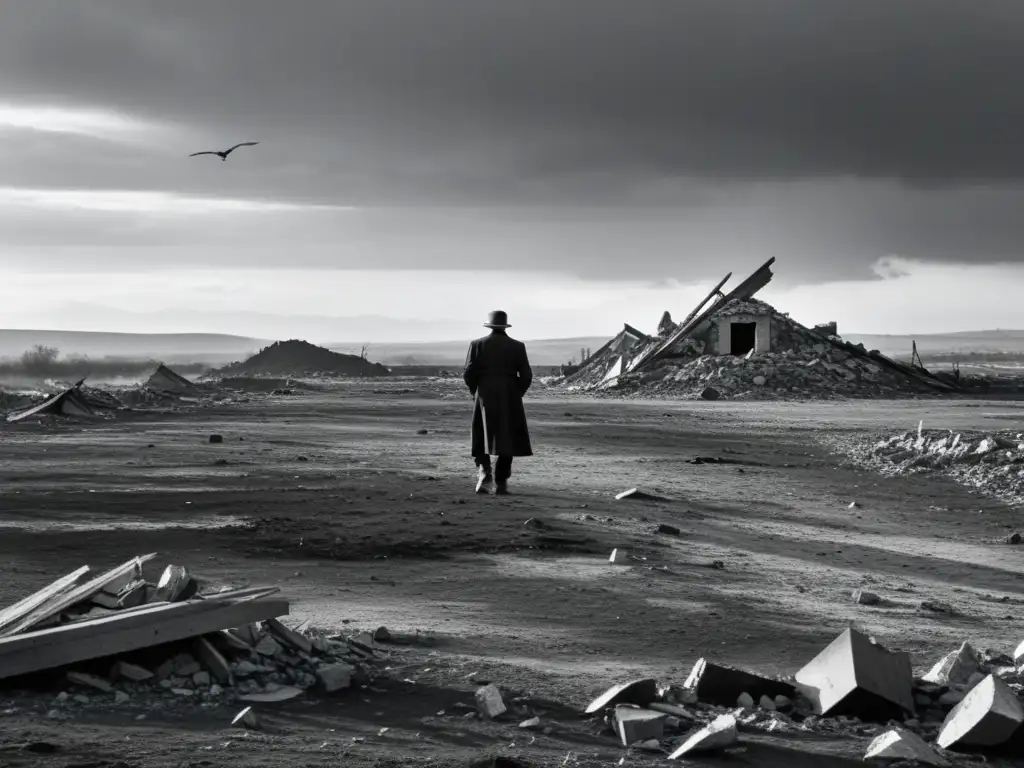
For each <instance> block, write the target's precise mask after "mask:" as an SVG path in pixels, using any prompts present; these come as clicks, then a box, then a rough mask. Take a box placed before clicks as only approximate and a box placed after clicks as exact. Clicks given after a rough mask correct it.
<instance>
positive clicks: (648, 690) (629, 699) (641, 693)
mask: <svg viewBox="0 0 1024 768" xmlns="http://www.w3.org/2000/svg"><path fill="white" fill-rule="evenodd" d="M657 698H658V683H657V681H656V680H653V679H651V678H642V679H640V680H631V681H629V682H628V683H619V684H618V685H613V686H612V687H611V688H609V689H608V690H607V691H605V692H604V693H602V694H601V695H600V696H598V697H597V698H596V699H594V700H593V701H592V702H590V704H589V705H588V706H587V708H586V709H585V710H584V713H585V714H588V715H592V714H594V713H595V712H600V711H601V710H602V709H605V708H606V707H611V706H613V705H615V704H637V705H639V706H641V707H644V706H647V705H648V704H650V703H651V702H652V701H654V700H655V699H657Z"/></svg>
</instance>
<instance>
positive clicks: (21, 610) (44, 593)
mask: <svg viewBox="0 0 1024 768" xmlns="http://www.w3.org/2000/svg"><path fill="white" fill-rule="evenodd" d="M88 572H89V566H88V565H83V566H82V567H81V568H79V569H78V570H77V571H72V572H71V573H69V574H68V575H67V576H61V577H60V578H59V579H57V580H56V581H54V582H53V583H51V584H49V585H47V586H45V587H43V588H42V589H40V590H39V591H38V592H34V593H32V594H31V595H29V596H28V597H26V598H25V599H24V600H19V601H18V602H17V603H15V604H14V605H12V606H9V607H8V608H5V609H4V610H3V611H0V629H3V628H4V627H7V626H9V625H11V624H13V623H14V622H16V621H19V620H20V619H21V618H23V617H24V616H26V615H28V614H29V613H30V612H32V611H34V610H36V609H37V608H38V607H39V606H41V605H43V604H44V603H46V602H47V601H49V600H53V599H54V598H56V597H58V596H59V595H62V594H63V593H65V592H67V591H68V590H69V589H72V588H73V587H74V586H75V584H77V583H78V581H79V580H80V579H81V578H82V577H83V576H85V575H86V574H87V573H88Z"/></svg>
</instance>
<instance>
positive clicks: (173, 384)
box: [145, 363, 198, 394]
mask: <svg viewBox="0 0 1024 768" xmlns="http://www.w3.org/2000/svg"><path fill="white" fill-rule="evenodd" d="M145 386H146V388H147V389H152V390H154V391H156V392H173V393H176V394H187V393H191V392H195V391H196V389H198V388H197V387H196V385H195V384H193V383H192V382H191V381H189V380H188V379H186V378H185V377H184V376H181V375H179V374H177V373H175V372H174V371H172V370H171V369H170V368H168V367H167V366H166V365H164V364H163V363H161V364H160V365H159V366H158V367H157V369H156V370H155V371H154V372H153V375H152V376H150V377H149V379H148V380H147V381H146V384H145Z"/></svg>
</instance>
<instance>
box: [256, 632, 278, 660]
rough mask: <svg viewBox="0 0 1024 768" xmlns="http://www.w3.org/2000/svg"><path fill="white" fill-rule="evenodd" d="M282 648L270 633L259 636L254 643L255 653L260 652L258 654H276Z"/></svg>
mask: <svg viewBox="0 0 1024 768" xmlns="http://www.w3.org/2000/svg"><path fill="white" fill-rule="evenodd" d="M283 650H284V649H283V648H282V647H281V644H280V643H279V642H277V640H275V639H274V638H272V637H271V636H270V635H265V636H264V637H261V638H260V641H259V642H258V643H256V653H258V654H260V656H276V655H277V654H279V653H281V652H282V651H283Z"/></svg>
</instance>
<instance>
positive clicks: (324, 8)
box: [0, 0, 1024, 341]
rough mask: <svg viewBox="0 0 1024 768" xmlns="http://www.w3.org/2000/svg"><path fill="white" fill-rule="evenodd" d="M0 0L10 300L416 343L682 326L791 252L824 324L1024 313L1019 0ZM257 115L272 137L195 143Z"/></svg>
mask: <svg viewBox="0 0 1024 768" xmlns="http://www.w3.org/2000/svg"><path fill="white" fill-rule="evenodd" d="M0 19H2V22H0V269H2V271H3V274H4V275H5V278H4V280H3V281H0V326H2V327H49V328H54V327H62V328H77V329H82V330H88V329H99V330H125V331H131V330H137V331H198V330H206V331H224V332H232V333H242V334H247V333H251V334H252V335H259V336H275V337H276V336H289V335H293V334H301V335H305V336H307V337H310V338H312V339H313V340H316V341H331V340H335V338H334V334H337V333H342V332H346V331H345V328H347V327H349V326H348V325H346V324H344V323H340V322H339V323H337V324H333V323H332V322H331V321H330V320H329V319H325V318H326V317H329V316H354V315H380V316H388V317H392V318H396V319H399V320H405V321H407V322H405V323H398V324H394V323H393V324H390V325H388V326H387V330H386V333H384V332H383V331H382V333H384V335H385V336H388V338H379V339H376V340H378V341H385V340H394V339H395V338H405V339H415V338H418V337H419V338H435V339H436V338H451V337H452V336H453V335H454V336H455V337H456V338H457V337H459V336H462V335H475V334H476V333H477V332H478V331H479V330H480V328H479V326H480V323H481V322H482V320H483V317H484V315H485V314H486V312H487V311H488V310H489V309H492V308H503V309H506V310H507V311H508V312H509V313H510V315H511V316H512V322H513V324H514V325H515V332H516V333H518V335H520V336H521V337H523V338H540V337H553V336H574V335H584V334H586V335H591V334H602V333H611V332H614V331H615V330H617V329H618V328H619V327H621V324H622V322H630V323H632V324H634V325H637V326H639V327H641V328H645V329H647V330H653V329H654V326H655V325H656V323H657V320H658V317H659V316H660V314H661V312H662V310H664V309H669V310H671V311H672V312H673V314H674V315H676V316H677V317H678V316H682V315H685V314H687V312H688V311H689V310H690V309H691V307H692V304H693V303H695V301H696V300H698V299H699V298H700V297H701V296H702V294H703V293H705V292H706V291H707V290H708V289H709V288H710V286H711V284H713V283H714V282H717V280H718V279H719V278H721V277H722V276H724V274H725V273H726V272H728V271H733V272H734V273H735V277H734V278H733V281H732V282H733V284H735V283H736V282H738V281H739V280H741V279H742V278H743V277H745V276H746V274H747V273H749V272H750V271H752V270H753V269H755V268H756V267H757V266H758V265H759V264H761V263H762V262H764V261H765V260H766V259H768V258H770V257H772V256H775V257H777V259H778V261H777V263H776V267H775V273H776V279H775V281H774V282H773V283H772V285H771V286H770V287H769V288H768V289H766V290H765V291H764V293H763V294H762V297H763V298H765V299H767V300H769V301H772V302H773V303H775V304H776V305H777V306H778V307H779V308H780V309H782V310H784V311H789V312H791V314H792V315H793V316H795V317H796V318H797V319H800V320H803V321H804V322H807V323H815V322H823V321H826V320H830V319H837V320H838V321H839V322H840V324H841V330H842V329H846V330H848V331H851V332H852V331H858V332H865V333H868V332H872V333H884V332H891V333H923V332H927V331H930V330H936V331H950V330H961V329H984V328H994V327H1004V328H1006V327H1024V302H1021V301H1020V300H1019V293H1020V288H1021V286H1024V282H1022V279H1024V267H1022V262H1024V260H1022V259H1021V256H1020V244H1021V242H1022V240H1024V188H1022V183H1021V182H1022V179H1024V139H1022V137H1024V100H1022V99H1021V97H1020V87H1019V77H1020V72H1022V71H1024V3H1021V2H1020V0H983V1H981V2H979V1H978V0H919V1H918V0H905V1H904V2H896V1H895V0H857V2H850V0H555V1H552V0H291V2H282V1H281V0H174V1H173V2H167V1H166V0H164V1H163V2H158V1H157V0H73V2H72V1H71V0H0ZM239 141H259V142H260V144H259V145H258V146H256V147H243V148H241V149H239V150H238V151H237V152H236V153H235V154H233V155H232V156H231V157H230V159H229V160H228V161H227V162H221V161H220V160H219V159H218V158H216V157H211V156H202V157H195V158H190V157H188V155H189V153H191V152H195V151H198V150H204V149H218V148H223V147H227V146H230V145H232V144H235V143H237V142H239ZM416 321H422V324H419V323H418V322H416ZM367 322H372V321H370V320H367ZM382 327H383V326H382ZM346 333H347V332H346ZM362 336H365V337H370V338H372V337H373V333H365V334H362ZM337 340H341V339H337Z"/></svg>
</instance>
